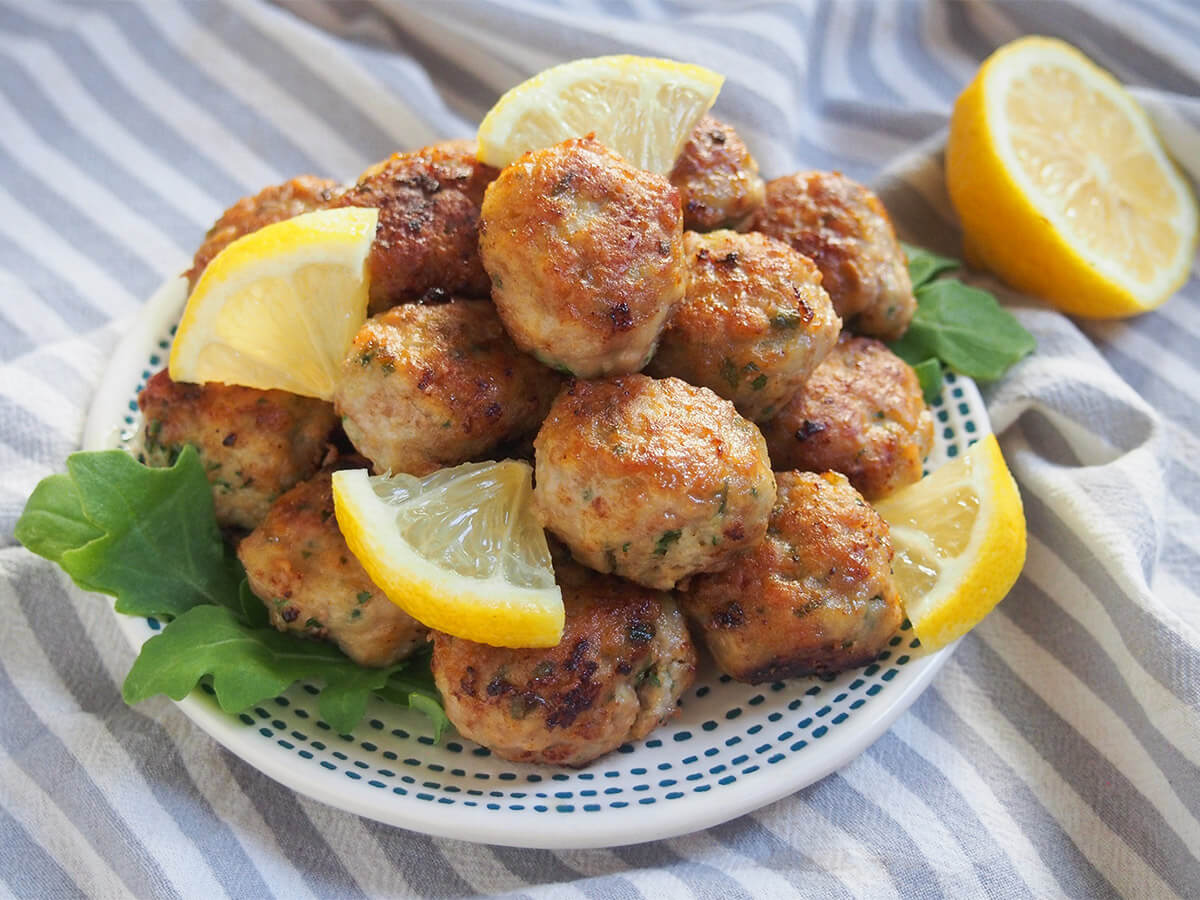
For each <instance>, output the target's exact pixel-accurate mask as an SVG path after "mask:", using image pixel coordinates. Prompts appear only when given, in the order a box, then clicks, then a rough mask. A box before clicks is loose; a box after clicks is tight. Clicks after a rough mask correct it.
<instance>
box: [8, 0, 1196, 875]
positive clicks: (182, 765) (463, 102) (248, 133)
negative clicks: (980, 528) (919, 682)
mask: <svg viewBox="0 0 1200 900" xmlns="http://www.w3.org/2000/svg"><path fill="white" fill-rule="evenodd" d="M732 6H733V5H732V4H718V3H713V4H711V5H706V4H703V3H701V2H699V0H678V2H659V0H583V2H579V3H575V4H571V5H569V6H568V5H566V4H562V5H559V4H555V3H550V2H535V0H498V2H490V3H489V2H484V0H464V2H454V3H450V2H443V3H423V2H418V0H412V2H407V3H403V2H386V0H373V2H368V0H341V2H316V0H311V2H306V0H292V2H280V3H278V4H276V5H270V4H267V3H264V2H254V0H244V2H242V0H208V2H186V0H140V2H133V0H130V2H85V0H0V614H2V621H3V625H2V627H0V888H2V889H3V890H0V893H4V894H5V895H14V896H19V897H26V896H39V897H66V896H74V895H81V894H82V895H90V896H102V897H117V896H126V895H134V896H138V897H159V896H162V897H175V896H180V897H217V896H223V895H228V896H237V897H266V896H277V897H288V898H294V897H307V896H335V897H352V896H360V895H370V896H390V895H427V896H450V895H453V896H463V895H474V894H493V893H506V892H511V893H513V894H516V895H521V896H529V897H551V896H553V897H559V896H589V897H609V896H613V897H659V896H677V895H682V896H689V895H697V896H703V897H709V896H712V897H716V896H720V897H726V896H754V897H760V896H778V897H785V896H794V895H797V894H800V895H810V896H820V897H825V896H846V895H851V896H867V897H889V896H906V897H926V896H939V895H944V896H951V897H974V896H996V897H1020V896H1036V897H1052V896H1064V895H1065V896H1074V897H1104V896H1115V895H1123V896H1129V897H1168V896H1176V895H1178V896H1191V897H1196V896H1200V593H1198V590H1197V584H1200V280H1198V279H1197V277H1195V273H1196V269H1193V275H1194V277H1193V279H1192V280H1191V282H1190V283H1189V284H1188V285H1187V286H1186V287H1185V288H1184V290H1183V291H1182V292H1181V293H1180V295H1179V296H1177V297H1176V298H1174V299H1173V300H1172V301H1171V302H1169V303H1168V304H1167V305H1166V306H1164V307H1163V308H1162V309H1161V310H1160V311H1157V312H1154V313H1151V314H1148V315H1145V316H1142V317H1140V318H1138V319H1135V320H1132V321H1129V322H1119V323H1112V324H1098V323H1088V322H1083V321H1075V320H1071V319H1068V318H1065V317H1063V316H1061V315H1058V314H1056V313H1053V312H1050V311H1048V310H1047V309H1046V308H1044V307H1043V306H1041V305H1038V304H1037V303H1035V302H1034V301H1031V300H1028V299H1024V298H1021V297H1018V296H1014V295H1012V294H1009V293H1006V292H1004V291H1002V290H1000V289H999V288H998V286H997V285H995V284H994V283H993V282H990V281H988V280H987V279H985V278H983V277H980V278H979V279H978V281H979V282H980V283H983V284H986V285H987V286H989V287H992V288H996V289H997V291H998V293H1000V295H1001V297H1002V298H1003V299H1004V300H1005V302H1006V303H1008V304H1009V305H1010V306H1011V308H1013V309H1015V310H1016V311H1017V313H1018V315H1019V316H1020V318H1021V320H1022V321H1023V322H1024V323H1025V325H1026V326H1027V327H1028V328H1030V330H1032V331H1033V332H1034V333H1035V334H1036V336H1037V339H1038V351H1037V353H1036V355H1034V356H1033V357H1031V358H1029V359H1027V360H1026V361H1024V362H1022V363H1021V364H1020V365H1019V366H1018V367H1017V368H1015V369H1014V370H1013V371H1012V372H1011V373H1010V374H1009V375H1008V376H1007V377H1006V378H1005V379H1004V380H1003V381H1002V382H1000V383H999V384H997V385H994V386H992V387H991V388H989V389H988V391H987V399H988V404H989V409H990V412H991V415H992V418H993V421H994V424H995V427H996V430H997V431H998V432H999V433H1000V435H1001V443H1002V446H1003V448H1004V451H1005V454H1006V456H1007V458H1008V459H1009V461H1010V464H1011V466H1012V468H1013V471H1014V473H1015V475H1016V477H1017V479H1018V481H1019V483H1020V486H1021V489H1022V493H1023V496H1024V499H1025V508H1026V512H1027V515H1028V519H1029V528H1030V541H1029V560H1028V564H1027V566H1026V569H1025V573H1024V575H1023V576H1022V578H1021V580H1020V582H1019V583H1018V584H1017V586H1016V588H1015V589H1014V590H1013V592H1012V594H1011V595H1010V596H1009V597H1008V598H1007V600H1005V602H1004V603H1003V604H1002V605H1001V606H1000V608H999V609H998V610H997V612H996V613H995V614H994V615H992V616H991V617H990V618H989V619H988V620H987V621H986V622H985V623H984V624H983V625H982V626H981V627H980V628H978V629H977V630H976V631H975V632H973V633H972V634H970V635H969V636H968V637H967V638H966V639H965V640H964V641H963V642H962V644H961V645H960V646H959V648H958V650H957V652H956V653H955V654H954V656H953V658H952V659H951V661H950V662H949V664H948V665H947V666H946V667H945V668H944V669H943V670H942V672H941V674H939V676H938V677H937V679H936V680H935V681H934V683H933V685H932V686H931V687H930V688H929V689H928V690H927V691H926V692H925V694H924V695H923V696H922V697H921V698H920V700H918V702H917V703H916V704H915V705H914V706H913V707H912V709H911V711H910V712H908V713H907V714H906V715H904V716H903V717H902V718H901V719H900V720H899V721H898V722H897V723H896V724H895V726H894V727H893V728H892V729H891V731H890V732H888V733H887V734H886V735H885V736H884V737H883V738H881V739H880V740H879V741H878V742H877V743H876V744H875V745H874V746H872V747H871V748H870V749H869V750H867V752H866V753H864V754H863V755H862V756H861V757H860V758H859V759H857V760H856V761H854V762H853V763H851V764H850V765H848V766H846V767H845V768H844V769H842V770H841V771H839V772H838V773H836V774H834V775H831V776H830V777H828V778H826V779H824V780H823V781H821V782H819V783H817V784H814V785H812V786H811V787H808V788H806V789H804V790H801V791H799V792H798V793H797V794H795V795H794V796H791V797H789V798H787V799H785V800H782V801H779V802H777V803H775V804H773V805H771V806H769V807H767V808H765V809H762V810H760V811H758V812H756V813H754V814H751V815H747V816H743V817H742V818H740V819H736V820H734V821H732V822H729V823H727V824H725V825H722V826H719V827H716V828H712V829H710V830H708V831H705V832H701V833H698V834H694V835H690V836H686V837H681V838H677V839H673V840H668V841H661V842H656V843H651V844H645V845H640V846H633V847H624V848H616V849H612V850H589V851H573V852H549V851H524V850H514V849H508V848H499V847H487V846H478V845H472V844H466V843H458V842H455V841H450V840H441V839H433V838H429V837H426V836H423V835H420V834H414V833H410V832H406V831H402V830H399V829H394V828H390V827H387V826H383V825H379V824H376V823H374V822H371V821H368V820H365V819H360V818H358V817H356V816H353V815H349V814H346V813H343V812H339V811H337V810H335V809H332V808H329V807H326V806H323V805H321V804H319V803H316V802H314V801H310V800H308V799H305V798H303V797H300V796H297V795H295V794H293V793H292V792H290V791H288V790H287V789H285V788H283V787H281V786H279V785H278V784H276V783H275V782H273V781H271V780H270V779H269V778H267V777H266V776H264V775H262V774H260V773H259V772H257V771H256V770H254V769H253V768H251V767H250V766H248V765H246V764H244V763H243V762H241V761H240V760H239V759H237V758H236V757H234V756H232V755H230V754H229V753H227V752H226V751H224V750H222V749H221V748H220V747H219V746H218V745H217V744H216V743H215V742H213V741H212V740H211V739H210V738H209V737H207V735H205V734H204V733H202V732H200V731H198V730H197V729H196V728H195V727H194V726H193V725H192V724H191V723H190V722H189V721H188V720H187V719H185V718H184V717H183V716H182V715H181V714H180V713H179V712H178V711H177V710H176V708H175V707H174V706H173V705H172V704H170V703H169V702H167V701H165V700H163V699H161V698H159V699H155V700H152V701H148V702H146V703H144V704H141V705H139V706H138V707H137V708H133V709H131V708H128V707H126V706H125V705H124V703H122V701H121V697H120V684H121V681H122V679H123V677H124V674H125V671H126V670H127V668H128V666H129V664H130V662H131V653H130V650H129V648H128V646H127V645H126V644H125V642H124V640H123V639H122V637H121V636H120V634H119V633H118V631H117V628H116V627H115V624H114V621H113V617H112V614H111V612H110V611H109V606H108V604H107V603H105V602H102V601H98V600H97V599H96V598H95V597H94V596H88V595H85V594H83V593H82V592H80V591H78V590H76V589H74V588H73V587H71V586H70V585H69V583H68V582H67V581H66V580H65V578H64V577H63V576H62V575H61V574H59V572H58V571H57V570H56V569H55V568H54V567H53V566H51V565H50V564H48V563H46V562H44V561H42V560H39V559H37V558H35V557H33V556H31V555H30V554H29V553H27V552H26V551H25V550H23V549H22V548H20V547H18V546H16V544H15V542H14V540H13V538H12V529H13V524H14V522H15V520H16V517H17V515H18V514H19V512H20V510H21V508H22V506H23V504H24V501H25V499H26V497H27V496H28V494H29V491H30V490H31V489H32V488H33V486H34V484H35V483H36V482H37V480H38V479H39V478H41V477H43V476H45V475H47V474H50V473H51V472H54V471H60V470H61V469H62V467H63V460H64V457H65V456H66V455H67V453H69V452H70V451H72V450H74V449H76V448H77V446H78V444H79V441H80V434H81V429H82V424H83V418H84V413H85V410H86V409H87V407H88V404H89V401H90V398H91V394H92V391H93V389H94V386H95V385H96V383H97V380H98V378H99V376H100V373H101V372H102V370H103V368H104V364H105V361H106V357H107V355H108V353H109V352H110V350H111V349H112V347H113V346H114V342H115V341H116V340H117V339H118V337H119V336H120V335H121V333H122V331H123V329H124V328H126V327H127V326H128V324H129V322H130V321H131V320H132V317H134V316H136V315H137V311H138V308H139V304H140V303H141V302H142V301H143V300H144V299H145V298H146V297H147V296H149V294H150V293H151V291H152V290H153V289H154V288H155V287H157V286H158V284H159V283H160V282H162V281H163V280H164V279H165V278H166V277H167V276H169V275H172V274H174V273H176V272H178V271H179V270H180V269H181V268H182V265H183V261H184V260H185V259H186V258H187V257H189V256H190V254H191V252H192V250H193V248H194V246H195V245H196V244H197V243H198V242H199V241H200V239H201V237H202V235H203V233H204V231H205V229H206V228H207V226H208V225H209V224H210V223H211V222H212V221H213V219H214V218H215V217H216V216H217V215H218V214H219V212H220V211H221V210H222V209H223V208H225V207H226V206H228V205H229V204H230V203H231V202H232V201H233V200H235V199H236V198H237V197H239V196H241V195H244V194H247V193H252V192H254V191H256V190H257V189H258V188H259V187H261V186H263V185H266V184H270V183H275V182H278V181H281V180H283V179H285V178H288V177H291V176H292V175H295V174H299V173H304V172H312V173H315V174H323V175H330V176H333V177H337V178H342V179H347V178H351V177H353V176H354V175H355V174H356V173H358V172H359V171H361V170H362V169H363V168H364V167H365V166H367V165H368V164H369V163H371V162H373V161H375V160H378V159H381V158H383V157H384V156H386V155H387V154H389V153H391V152H392V151H394V150H396V149H407V148H413V147H417V146H420V145H423V144H426V143H428V142H431V141H433V140H435V139H438V138H442V137H452V136H464V135H469V134H471V133H472V132H473V130H474V123H476V122H477V121H478V120H479V118H480V117H481V115H482V114H483V112H484V111H485V110H486V109H487V108H488V107H489V106H490V105H491V104H492V103H493V102H494V101H495V99H496V97H497V96H498V95H499V94H500V93H501V92H502V91H503V90H505V89H506V88H508V87H510V86H512V85H513V84H515V83H517V82H518V81H520V80H522V79H523V78H525V77H526V76H528V75H529V74H531V73H533V72H535V71H537V70H539V69H541V68H543V67H545V66H548V65H551V64H554V63H557V62H561V61H563V60H566V59H570V58H574V57H578V56H591V55H598V54H602V53H613V52H631V53H643V54H651V55H660V56H672V57H676V58H679V59H685V60H690V61H694V62H699V63H702V64H704V65H707V66H709V67H711V68H714V69H716V70H718V71H721V72H723V73H725V74H726V75H727V76H728V81H727V83H726V86H725V89H724V91H723V93H722V95H721V98H720V100H719V101H718V105H717V109H716V112H717V114H718V115H720V116H721V117H723V118H726V119H728V120H730V121H731V122H733V123H734V124H735V125H736V126H737V128H738V129H739V130H740V131H741V133H742V134H743V135H744V137H745V138H746V139H747V142H748V143H749V144H750V145H751V147H752V148H753V150H754V151H755V153H756V155H757V157H758V160H759V162H760V165H761V167H762V169H763V171H764V172H765V173H767V174H768V175H777V174H784V173H787V172H791V171H794V170H796V169H798V168H800V167H802V166H804V167H821V168H835V167H836V168H839V169H841V170H843V171H845V172H846V173H847V174H849V175H851V176H853V177H855V178H859V179H862V180H865V181H869V182H872V183H874V184H875V185H876V186H878V187H879V188H880V189H881V192H882V194H883V197H884V199H885V201H886V203H887V205H888V206H889V208H890V209H891V211H892V213H893V216H894V218H895V219H896V221H897V223H898V225H899V227H900V229H901V231H902V232H903V233H904V235H905V236H906V237H907V238H909V239H910V240H913V241H914V242H916V243H921V244H924V245H927V246H930V247H932V248H934V249H937V250H941V251H943V252H948V253H951V254H954V253H956V252H957V251H958V246H959V235H958V233H957V229H956V225H955V221H954V217H953V215H952V213H951V210H950V207H949V204H948V202H947V198H946V196H945V193H944V188H943V186H942V177H941V168H940V166H941V160H940V154H939V149H938V148H939V147H940V142H941V140H942V136H943V134H944V128H945V124H946V120H947V116H948V113H949V110H950V107H951V104H952V103H953V100H954V97H955V96H956V94H957V93H958V91H959V90H961V89H962V87H963V86H964V85H965V84H966V82H967V80H968V79H969V78H970V76H971V75H972V74H973V72H974V71H975V69H976V67H977V66H978V64H979V63H980V61H981V60H982V59H983V58H984V57H985V56H986V55H987V54H988V53H989V52H990V51H991V50H992V49H994V48H995V47H996V46H998V45H999V44H1001V43H1003V42H1005V41H1008V40H1010V39H1012V38H1014V37H1017V36H1019V35H1021V34H1026V33H1043V34H1051V35H1057V36H1061V37H1063V38H1066V39H1067V40H1069V41H1071V42H1073V43H1075V44H1076V45H1078V46H1079V47H1081V48H1082V49H1083V50H1084V51H1085V52H1087V53H1088V54H1090V55H1091V56H1092V57H1093V58H1094V59H1096V60H1097V61H1098V62H1100V63H1101V64H1102V65H1104V66H1106V67H1107V68H1109V69H1110V70H1112V71H1113V72H1115V73H1116V74H1117V76H1118V77H1119V78H1121V79H1122V80H1123V81H1125V82H1127V83H1129V84H1131V85H1133V86H1135V87H1136V89H1137V92H1138V96H1139V97H1140V98H1142V99H1143V101H1145V102H1146V104H1147V105H1148V106H1150V108H1151V109H1152V111H1153V113H1154V115H1155V116H1156V119H1157V121H1158V124H1159V126H1160V128H1161V129H1162V132H1163V134H1164V136H1165V137H1166V138H1167V140H1168V141H1169V144H1170V147H1171V149H1172V151H1173V153H1174V154H1175V156H1176V157H1177V158H1178V159H1179V161H1180V162H1181V164H1183V166H1184V167H1185V168H1187V169H1188V171H1189V173H1190V175H1191V177H1192V178H1193V180H1197V179H1200V130H1198V129H1200V56H1198V54H1197V52H1196V48H1197V47H1198V46H1200V8H1198V7H1197V6H1196V5H1195V4H1194V3H1193V2H1192V0H1137V2H1133V0H1130V2H1112V3H1109V4H1100V3H1098V2H1086V3H1085V2H1082V0H1071V2H1055V3H1050V2H1045V3H1033V2H1012V3H999V2H997V3H983V2H979V3H951V2H945V3H927V4H920V5H918V4H914V3H908V2H905V3H899V2H896V3H893V2H880V3H877V4H867V3H852V2H836V3H835V2H828V0H827V2H805V3H797V4H790V3H757V4H738V7H739V8H737V9H733V8H732ZM720 873H724V875H721V874H720Z"/></svg>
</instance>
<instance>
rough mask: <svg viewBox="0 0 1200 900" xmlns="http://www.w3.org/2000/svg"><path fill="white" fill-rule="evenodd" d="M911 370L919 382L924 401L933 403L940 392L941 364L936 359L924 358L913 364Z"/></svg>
mask: <svg viewBox="0 0 1200 900" xmlns="http://www.w3.org/2000/svg"><path fill="white" fill-rule="evenodd" d="M913 371H914V372H916V373H917V380H918V381H919V382H921V394H922V395H923V396H924V397H925V402H926V403H933V402H934V401H935V400H937V398H938V397H939V396H941V393H942V364H941V363H940V362H938V360H936V359H926V360H924V361H922V362H919V363H917V364H916V365H915V366H913Z"/></svg>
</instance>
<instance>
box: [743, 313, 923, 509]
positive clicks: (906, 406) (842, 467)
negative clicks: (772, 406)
mask: <svg viewBox="0 0 1200 900" xmlns="http://www.w3.org/2000/svg"><path fill="white" fill-rule="evenodd" d="M763 437H765V438H766V439H767V449H768V450H770V452H771V462H772V463H773V464H774V465H775V467H776V468H780V469H805V470H808V471H811V472H824V471H825V470H827V469H832V470H833V471H835V472H841V473H842V474H843V475H845V476H846V477H847V478H849V479H850V483H851V484H852V485H854V487H855V488H857V489H858V491H860V492H861V493H862V495H863V496H864V497H866V498H867V499H868V500H878V499H879V498H881V497H886V496H887V495H888V494H890V493H892V492H893V491H895V490H898V489H899V488H902V487H904V486H905V485H906V484H912V483H913V482H914V481H920V480H921V464H922V463H923V462H924V460H925V457H926V456H927V455H928V454H929V451H930V449H931V448H932V446H933V414H932V413H930V411H929V408H928V407H927V406H926V405H925V399H924V397H923V396H922V394H921V384H920V382H919V381H918V380H917V374H916V373H915V372H914V371H913V370H912V368H911V367H910V366H909V365H908V364H907V363H906V362H904V360H902V359H900V358H899V357H898V356H896V354H894V353H892V351H891V350H889V349H888V348H887V347H885V346H884V345H883V344H881V343H880V342H879V341H876V340H872V339H871V338H863V337H851V336H850V335H843V337H842V338H841V340H839V341H838V343H837V346H836V347H834V349H833V351H832V352H831V353H830V354H829V356H827V357H826V358H825V361H824V362H823V363H821V365H819V366H817V369H816V371H815V372H813V374H812V377H811V378H809V379H808V383H807V384H805V385H804V387H803V388H801V389H800V391H799V392H798V393H797V394H796V395H795V396H794V397H792V398H791V400H789V401H788V403H787V404H786V405H785V406H784V407H783V409H782V410H781V411H780V412H779V415H777V416H776V417H775V418H774V419H772V420H771V421H770V422H767V423H766V424H764V425H763Z"/></svg>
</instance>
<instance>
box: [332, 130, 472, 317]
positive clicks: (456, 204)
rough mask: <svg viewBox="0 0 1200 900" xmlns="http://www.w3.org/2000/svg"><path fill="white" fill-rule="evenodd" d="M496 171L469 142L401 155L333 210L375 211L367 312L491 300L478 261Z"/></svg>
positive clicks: (374, 169)
mask: <svg viewBox="0 0 1200 900" xmlns="http://www.w3.org/2000/svg"><path fill="white" fill-rule="evenodd" d="M495 177H496V170H495V169H494V168H492V167H491V166H487V165H484V164H483V163H481V162H479V161H478V160H477V159H476V158H475V146H474V144H473V143H471V142H470V141H446V142H444V143H441V144H434V145H433V146H430V147H425V148H424V149H422V150H417V151H415V152H413V153H397V154H395V155H393V156H391V157H389V158H388V159H386V160H384V161H383V162H381V163H377V164H376V165H374V166H372V167H371V168H369V169H368V170H367V171H366V172H364V173H363V174H362V177H360V178H359V180H358V183H357V184H355V185H354V186H353V187H351V188H349V189H347V190H346V192H345V193H344V194H342V195H341V196H340V197H338V198H337V199H336V200H335V201H334V202H332V203H331V204H330V205H331V206H334V207H340V206H363V207H375V208H377V209H378V210H379V226H378V228H377V229H376V231H375V243H374V244H372V246H371V254H370V256H369V257H368V259H367V268H368V270H369V271H370V274H371V300H370V306H369V311H370V312H372V313H378V312H382V311H383V310H385V309H388V308H389V307H391V306H394V305H395V304H397V303H403V302H406V301H410V300H417V299H420V298H421V296H422V295H424V294H425V293H426V292H427V291H430V290H437V291H444V292H446V293H447V294H460V295H463V296H467V297H486V296H487V295H488V292H489V290H490V289H491V285H490V284H489V282H488V277H487V273H486V272H484V271H483V264H482V263H481V262H480V260H479V205H480V203H481V202H482V201H483V192H484V189H485V188H486V187H487V185H488V183H489V182H490V181H491V180H492V179H493V178H495Z"/></svg>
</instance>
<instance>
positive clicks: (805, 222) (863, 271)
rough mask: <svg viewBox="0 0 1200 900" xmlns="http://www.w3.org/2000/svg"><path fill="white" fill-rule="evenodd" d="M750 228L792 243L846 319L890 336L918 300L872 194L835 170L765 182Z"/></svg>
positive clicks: (860, 329) (903, 327) (860, 328)
mask: <svg viewBox="0 0 1200 900" xmlns="http://www.w3.org/2000/svg"><path fill="white" fill-rule="evenodd" d="M750 227H751V228H752V229H754V230H755V231H761V232H763V233H765V234H769V235H771V236H772V237H776V238H779V239H780V240H782V241H786V242H787V243H789V244H791V245H792V246H793V247H795V248H796V249H797V250H799V251H800V252H801V253H803V254H804V255H805V256H808V257H810V258H811V259H812V260H813V262H815V263H816V264H817V267H818V268H819V269H820V270H821V274H822V275H823V276H824V281H823V284H824V286H825V290H826V291H828V292H829V297H830V299H831V300H833V306H834V309H836V310H837V313H838V315H840V316H841V317H842V319H843V320H844V321H845V322H846V325H847V327H849V328H850V329H852V330H854V331H858V332H861V333H863V334H869V335H873V336H874V337H878V338H880V339H882V340H885V341H892V340H895V339H896V338H898V337H900V336H901V335H903V334H904V332H905V331H906V330H907V329H908V323H909V322H910V321H911V320H912V317H913V313H914V312H915V311H916V308H917V301H916V299H915V298H914V297H913V290H912V281H911V280H910V279H909V277H908V267H907V263H906V260H905V258H904V250H903V249H902V248H901V246H900V242H899V241H898V240H896V232H895V229H894V228H892V222H891V219H889V218H888V214H887V210H886V209H884V208H883V204H882V203H880V202H879V198H878V197H876V196H875V194H874V193H873V192H872V191H870V190H868V189H867V188H865V187H863V185H861V184H859V183H858V182H856V181H851V180H850V179H849V178H846V177H845V176H844V175H842V174H841V173H840V172H798V173H796V174H795V175H786V176H784V177H783V178H776V179H774V180H773V181H769V182H767V195H766V200H765V202H764V203H763V205H762V208H761V209H759V211H758V212H757V213H756V214H755V216H754V219H753V220H752V221H751V223H750Z"/></svg>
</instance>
